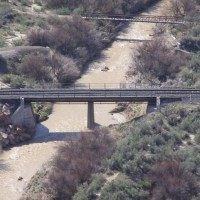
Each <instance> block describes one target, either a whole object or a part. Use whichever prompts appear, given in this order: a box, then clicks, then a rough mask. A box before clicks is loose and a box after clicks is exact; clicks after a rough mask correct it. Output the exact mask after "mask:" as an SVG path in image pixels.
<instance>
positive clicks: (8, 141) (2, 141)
mask: <svg viewBox="0 0 200 200" xmlns="http://www.w3.org/2000/svg"><path fill="white" fill-rule="evenodd" d="M13 107H14V105H13V106H11V105H9V104H7V103H5V104H0V146H2V147H3V148H5V147H8V146H11V145H16V144H18V143H20V142H24V141H26V140H28V139H30V138H31V136H32V133H33V131H30V130H29V128H30V127H28V125H29V124H28V123H27V124H26V121H25V122H24V121H23V122H24V123H25V124H26V125H27V127H28V128H27V127H25V126H23V124H22V123H18V121H16V120H13V119H12V118H13V115H14V114H15V115H16V112H17V111H18V110H19V108H18V109H17V110H16V111H15V112H14V114H13V109H12V108H13ZM27 107H28V106H27ZM25 110H26V109H25ZM29 110H31V108H29ZM26 113H27V111H26V112H24V113H23V112H21V113H19V115H20V116H22V115H23V116H24V117H26ZM28 114H29V113H28ZM19 115H18V118H19V119H21V118H20V117H19ZM33 120H34V119H33ZM21 121H22V120H21ZM29 121H30V120H28V122H29ZM31 122H32V121H31ZM31 125H32V124H31ZM31 130H34V128H31Z"/></svg>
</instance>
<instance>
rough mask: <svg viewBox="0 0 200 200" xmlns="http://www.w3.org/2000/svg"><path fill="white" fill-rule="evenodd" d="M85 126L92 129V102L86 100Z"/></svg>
mask: <svg viewBox="0 0 200 200" xmlns="http://www.w3.org/2000/svg"><path fill="white" fill-rule="evenodd" d="M87 128H89V129H94V102H88V115H87Z"/></svg>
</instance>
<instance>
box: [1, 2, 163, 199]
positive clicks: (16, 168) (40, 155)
mask: <svg viewBox="0 0 200 200" xmlns="http://www.w3.org/2000/svg"><path fill="white" fill-rule="evenodd" d="M162 5H163V4H162V3H161V4H158V5H157V6H155V7H154V8H153V9H151V11H150V12H149V13H148V14H154V15H155V14H157V13H158V14H162V12H161V9H162ZM145 14H146V13H145ZM153 26H154V25H153V24H148V23H130V24H129V25H128V27H127V28H125V29H124V30H123V31H122V32H120V33H119V35H118V37H117V38H119V39H124V40H123V41H122V40H118V39H116V41H115V42H113V44H112V45H111V46H110V47H109V48H108V49H106V50H104V51H103V52H102V54H101V56H100V57H99V59H97V60H95V61H94V62H92V63H91V64H89V66H88V70H87V72H86V73H85V74H84V75H83V76H82V78H81V79H80V80H79V81H77V82H78V83H85V84H87V83H93V84H91V87H97V86H101V87H103V85H104V83H111V84H109V85H110V87H111V86H112V87H113V86H116V87H117V86H118V87H119V83H125V82H126V78H125V72H126V70H127V68H128V66H129V65H130V64H131V57H132V55H131V52H132V51H133V50H134V49H135V48H136V46H137V45H139V44H140V42H139V41H138V42H137V41H135V42H130V41H128V40H129V39H134V40H144V39H150V38H151V37H150V36H149V35H150V34H151V33H152V27H153ZM126 39H127V41H125V40H126ZM105 66H107V67H108V68H109V70H108V71H107V72H103V71H101V69H102V67H105ZM94 83H95V84H94ZM115 106H116V105H115V104H95V122H96V123H97V125H101V126H107V125H109V124H113V123H120V122H124V121H125V119H124V117H123V116H122V115H119V114H116V115H111V114H110V113H109V112H110V111H111V110H112V109H113V108H115ZM86 122H87V104H67V103H57V104H55V105H54V108H53V112H52V114H51V115H50V117H49V119H48V120H47V121H45V122H43V123H42V124H40V125H38V127H37V133H36V136H35V138H34V139H33V141H31V142H30V143H27V144H25V145H21V146H18V147H13V148H11V149H9V150H6V151H4V152H3V153H2V154H1V156H0V166H2V167H3V168H4V169H2V170H0V188H1V194H0V195H1V196H0V200H16V199H18V198H19V197H20V195H21V194H22V190H23V188H24V187H25V186H26V185H27V183H28V181H29V180H30V178H31V177H32V176H33V175H34V174H35V173H36V171H37V170H38V169H40V167H41V166H42V165H43V164H44V163H45V162H46V161H47V160H49V159H50V158H51V157H52V155H54V154H55V152H56V147H57V145H58V144H60V143H61V142H62V140H63V138H64V137H66V136H68V137H69V138H75V137H76V135H77V134H78V133H79V132H80V131H82V130H85V129H86ZM19 176H22V177H23V180H21V181H18V180H17V179H18V177H19Z"/></svg>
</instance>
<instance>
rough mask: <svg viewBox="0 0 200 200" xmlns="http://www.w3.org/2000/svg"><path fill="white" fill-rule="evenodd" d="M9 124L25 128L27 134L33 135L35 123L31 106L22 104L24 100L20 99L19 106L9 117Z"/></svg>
mask: <svg viewBox="0 0 200 200" xmlns="http://www.w3.org/2000/svg"><path fill="white" fill-rule="evenodd" d="M11 122H12V124H14V125H18V126H20V127H24V128H26V130H27V131H28V132H29V133H34V132H35V128H36V121H35V116H34V114H33V110H32V106H31V104H24V99H21V100H20V106H19V107H18V108H17V110H16V111H15V112H14V113H13V115H12V116H11Z"/></svg>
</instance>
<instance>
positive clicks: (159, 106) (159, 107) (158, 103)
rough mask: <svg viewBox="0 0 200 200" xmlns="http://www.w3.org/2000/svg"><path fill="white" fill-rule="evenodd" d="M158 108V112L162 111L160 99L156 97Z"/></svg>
mask: <svg viewBox="0 0 200 200" xmlns="http://www.w3.org/2000/svg"><path fill="white" fill-rule="evenodd" d="M156 108H157V110H158V111H160V110H161V105H160V97H156Z"/></svg>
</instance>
